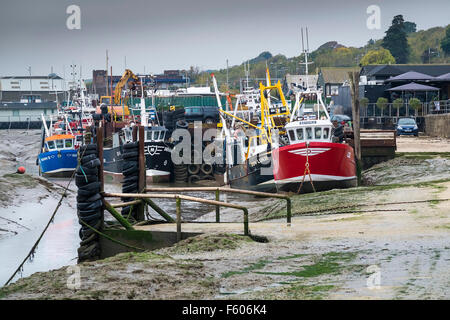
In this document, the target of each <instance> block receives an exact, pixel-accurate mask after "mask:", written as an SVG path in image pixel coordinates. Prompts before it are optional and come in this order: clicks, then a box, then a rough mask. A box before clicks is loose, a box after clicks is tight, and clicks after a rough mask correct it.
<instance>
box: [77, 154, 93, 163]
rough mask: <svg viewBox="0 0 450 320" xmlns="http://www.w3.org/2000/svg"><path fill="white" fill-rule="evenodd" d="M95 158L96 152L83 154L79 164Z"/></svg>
mask: <svg viewBox="0 0 450 320" xmlns="http://www.w3.org/2000/svg"><path fill="white" fill-rule="evenodd" d="M80 155H81V154H80ZM95 158H97V154H96V153H95V154H90V155H84V156H83V158H81V164H85V163H86V162H89V161H91V160H94V159H95Z"/></svg>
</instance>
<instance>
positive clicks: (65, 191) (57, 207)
mask: <svg viewBox="0 0 450 320" xmlns="http://www.w3.org/2000/svg"><path fill="white" fill-rule="evenodd" d="M85 152H86V149H84V151H83V154H82V155H81V157H80V159H81V158H82V157H83V155H84V153H85ZM79 166H80V162H78V165H77V168H76V169H75V170H74V171H73V173H72V176H71V177H70V180H69V182H68V183H67V186H66V187H65V188H64V192H63V194H62V195H61V198H60V199H59V201H58V204H57V205H56V208H55V210H54V211H53V214H52V216H51V217H50V220H49V221H48V223H47V225H46V226H45V228H44V230H43V231H42V233H41V235H40V236H39V238H38V239H37V241H36V242H35V243H34V245H33V247H31V250H30V251H29V252H28V254H27V256H26V257H25V259H23V261H22V263H21V264H20V265H19V267H18V268H17V269H16V271H14V273H13V274H12V276H11V277H10V278H9V279H8V281H6V283H5V284H4V286H7V285H8V284H9V283H10V282H11V280H12V279H13V278H14V277H15V275H16V274H17V272H19V271H20V270H22V269H23V266H24V264H25V262H26V261H27V260H28V258H30V256H32V255H34V251H35V250H36V248H37V246H38V244H39V242H40V241H41V239H42V237H43V236H44V234H45V232H46V231H47V229H48V227H49V226H50V224H51V223H52V222H53V219H54V218H55V215H56V213H57V212H58V209H59V207H60V206H61V204H62V200H63V199H64V198H65V197H67V190H68V189H69V186H70V183H71V182H72V180H73V177H74V176H75V172H76V171H77V169H78V167H79Z"/></svg>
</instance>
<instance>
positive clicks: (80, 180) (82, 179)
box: [75, 174, 98, 187]
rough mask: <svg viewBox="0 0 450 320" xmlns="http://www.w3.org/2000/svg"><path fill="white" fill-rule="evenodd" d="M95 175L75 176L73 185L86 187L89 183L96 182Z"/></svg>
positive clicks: (96, 177)
mask: <svg viewBox="0 0 450 320" xmlns="http://www.w3.org/2000/svg"><path fill="white" fill-rule="evenodd" d="M97 181H98V176H97V175H84V174H76V175H75V184H76V185H77V187H80V186H84V185H87V184H89V183H91V182H97Z"/></svg>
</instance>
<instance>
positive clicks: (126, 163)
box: [122, 161, 139, 171]
mask: <svg viewBox="0 0 450 320" xmlns="http://www.w3.org/2000/svg"><path fill="white" fill-rule="evenodd" d="M130 168H135V169H136V170H138V168H139V163H138V162H137V161H123V165H122V171H125V170H128V169H130Z"/></svg>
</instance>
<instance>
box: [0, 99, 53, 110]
mask: <svg viewBox="0 0 450 320" xmlns="http://www.w3.org/2000/svg"><path fill="white" fill-rule="evenodd" d="M11 109H20V110H22V109H23V110H41V109H56V102H54V101H46V102H34V103H28V102H27V103H24V102H0V110H11Z"/></svg>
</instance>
